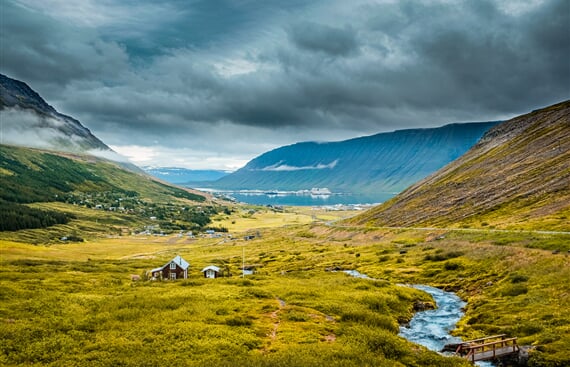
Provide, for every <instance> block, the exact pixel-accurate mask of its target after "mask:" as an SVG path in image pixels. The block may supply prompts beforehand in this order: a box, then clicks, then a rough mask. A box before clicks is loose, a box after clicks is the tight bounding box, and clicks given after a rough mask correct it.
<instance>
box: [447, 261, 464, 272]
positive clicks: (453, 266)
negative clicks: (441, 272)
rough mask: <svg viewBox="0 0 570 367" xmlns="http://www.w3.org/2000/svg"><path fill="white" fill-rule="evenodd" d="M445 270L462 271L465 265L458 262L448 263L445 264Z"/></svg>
mask: <svg viewBox="0 0 570 367" xmlns="http://www.w3.org/2000/svg"><path fill="white" fill-rule="evenodd" d="M443 268H444V269H445V270H450V271H452V270H458V269H462V268H463V265H462V264H461V263H459V262H456V261H447V262H446V263H445V264H443Z"/></svg>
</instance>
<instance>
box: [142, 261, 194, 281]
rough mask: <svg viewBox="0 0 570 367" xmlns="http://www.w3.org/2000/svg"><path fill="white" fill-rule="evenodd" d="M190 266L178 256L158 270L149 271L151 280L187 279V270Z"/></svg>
mask: <svg viewBox="0 0 570 367" xmlns="http://www.w3.org/2000/svg"><path fill="white" fill-rule="evenodd" d="M189 267H190V264H189V263H188V262H187V261H186V260H184V259H183V258H182V257H181V256H180V255H178V256H176V257H175V258H174V259H172V260H170V261H169V262H167V263H166V264H164V265H163V266H161V267H160V268H155V269H152V270H151V271H150V273H151V274H152V277H153V278H161V277H162V279H172V280H175V279H188V268H189Z"/></svg>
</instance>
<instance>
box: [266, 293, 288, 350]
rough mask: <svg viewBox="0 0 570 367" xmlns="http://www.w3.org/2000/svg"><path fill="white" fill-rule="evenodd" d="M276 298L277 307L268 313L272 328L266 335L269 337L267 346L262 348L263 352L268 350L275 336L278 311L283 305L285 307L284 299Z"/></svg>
mask: <svg viewBox="0 0 570 367" xmlns="http://www.w3.org/2000/svg"><path fill="white" fill-rule="evenodd" d="M276 300H277V302H278V303H279V308H278V309H277V310H275V311H273V312H271V313H270V314H269V316H270V317H271V319H272V320H273V328H272V329H271V332H270V333H269V334H268V335H267V336H268V337H269V344H267V346H265V348H264V349H263V352H264V353H267V352H269V349H270V347H271V344H272V343H273V341H275V339H276V338H277V330H278V329H279V324H280V323H281V318H280V317H279V313H280V312H281V310H282V309H283V307H285V301H283V300H282V299H280V298H278V297H276Z"/></svg>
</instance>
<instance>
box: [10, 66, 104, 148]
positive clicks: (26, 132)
mask: <svg viewBox="0 0 570 367" xmlns="http://www.w3.org/2000/svg"><path fill="white" fill-rule="evenodd" d="M0 115H1V118H2V132H3V134H2V141H1V142H0V143H2V144H12V145H20V146H29V147H39V148H49V149H54V150H63V151H71V152H84V151H89V150H98V151H111V149H110V148H109V147H108V146H107V145H105V144H104V143H103V142H102V141H101V140H99V139H98V138H97V137H95V136H94V135H93V134H92V133H91V131H89V129H87V128H86V127H85V126H83V125H82V124H81V123H80V122H79V121H77V120H76V119H74V118H72V117H70V116H66V115H63V114H61V113H59V112H57V111H56V110H55V108H53V107H52V106H50V105H49V104H47V102H46V101H45V100H44V99H43V98H42V97H41V96H40V95H39V94H38V93H36V92H35V91H34V90H33V89H31V88H30V87H29V86H28V85H27V84H26V83H24V82H21V81H19V80H15V79H11V78H9V77H7V76H5V75H2V74H0Z"/></svg>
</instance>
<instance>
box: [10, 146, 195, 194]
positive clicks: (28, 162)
mask: <svg viewBox="0 0 570 367" xmlns="http://www.w3.org/2000/svg"><path fill="white" fill-rule="evenodd" d="M0 187H1V189H0V199H2V200H5V201H9V202H16V203H32V202H50V201H60V196H63V195H65V194H66V193H71V192H74V191H81V192H84V193H88V192H105V191H134V192H136V193H137V194H138V196H140V197H141V198H143V199H146V200H150V201H168V200H176V198H180V199H186V200H191V201H195V202H203V201H204V200H205V199H206V198H205V196H203V195H198V194H196V193H192V192H189V191H188V190H183V189H180V188H177V187H174V186H170V185H166V184H163V183H160V182H158V181H155V180H153V179H152V178H151V177H149V176H147V175H144V174H138V173H134V172H132V171H129V170H126V169H124V168H122V167H121V166H119V165H118V164H117V163H114V162H111V161H107V160H103V159H99V158H95V157H92V156H80V155H70V154H66V153H55V152H48V151H42V150H38V149H30V148H20V147H12V146H6V145H0Z"/></svg>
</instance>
